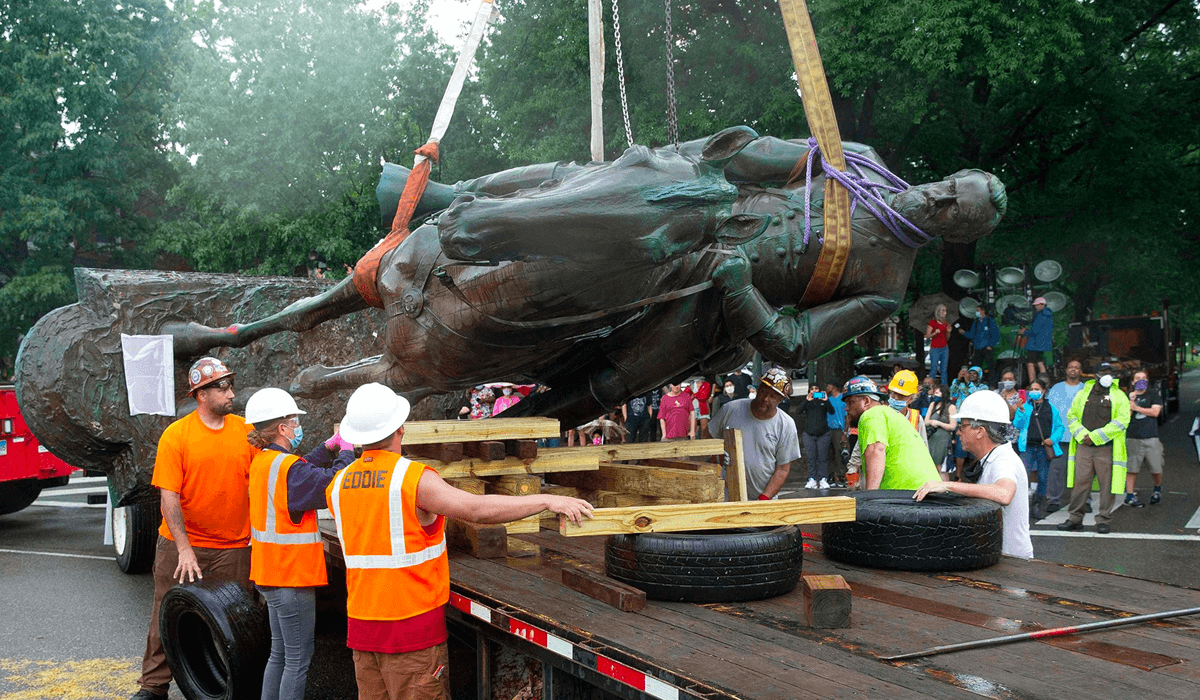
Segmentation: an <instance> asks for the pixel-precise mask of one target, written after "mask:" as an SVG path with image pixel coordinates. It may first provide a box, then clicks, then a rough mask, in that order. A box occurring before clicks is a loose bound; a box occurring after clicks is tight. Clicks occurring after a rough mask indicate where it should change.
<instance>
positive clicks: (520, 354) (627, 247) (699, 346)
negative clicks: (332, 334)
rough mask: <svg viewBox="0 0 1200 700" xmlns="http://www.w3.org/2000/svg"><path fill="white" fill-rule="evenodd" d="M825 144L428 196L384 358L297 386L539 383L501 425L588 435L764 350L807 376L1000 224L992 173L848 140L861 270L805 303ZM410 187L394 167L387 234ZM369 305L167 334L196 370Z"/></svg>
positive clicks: (567, 171) (659, 158)
mask: <svg viewBox="0 0 1200 700" xmlns="http://www.w3.org/2000/svg"><path fill="white" fill-rule="evenodd" d="M813 148H814V146H813V145H811V143H810V144H809V145H806V144H805V143H802V142H797V141H784V140H780V139H776V138H771V137H759V136H758V135H757V134H755V133H754V132H753V131H752V130H751V129H749V128H747V127H733V128H730V129H726V130H724V131H722V132H719V133H718V134H716V135H714V136H712V137H710V138H709V139H706V140H699V141H694V142H689V143H685V144H681V145H680V146H679V147H678V149H676V148H674V147H667V148H660V149H650V148H646V147H643V146H634V147H632V148H630V149H628V150H627V151H626V152H625V153H624V154H623V155H622V156H621V157H620V158H618V159H616V160H615V161H612V162H610V163H603V164H589V165H576V164H573V163H571V164H561V163H552V164H543V165H534V166H528V167H524V168H516V169H513V170H509V171H505V172H501V173H497V174H494V175H489V176H485V177H481V178H478V179H476V180H471V181H468V182H461V183H458V184H457V185H454V186H447V185H441V184H437V183H432V182H431V183H429V186H428V188H427V189H426V191H425V195H424V197H423V199H422V200H421V202H420V204H419V206H418V210H417V215H429V216H430V218H428V219H427V220H426V221H425V222H424V223H423V224H422V225H420V226H419V227H417V228H416V230H414V231H413V232H412V233H411V234H410V235H409V236H408V237H407V238H405V239H404V240H403V241H402V242H401V243H400V244H399V245H398V246H396V247H395V248H394V249H393V250H391V251H389V252H387V253H386V254H385V255H384V256H383V258H382V261H381V263H380V265H379V273H378V277H377V279H376V280H374V281H375V283H376V285H377V287H376V289H377V291H378V294H379V297H380V298H381V299H382V301H383V304H384V309H385V311H386V315H387V333H386V336H385V337H384V338H383V339H382V340H383V347H382V350H383V354H382V355H379V356H376V357H372V358H368V359H364V360H362V361H360V362H357V363H355V364H353V365H349V366H345V367H337V368H326V367H321V366H314V367H310V368H308V369H306V370H305V371H304V372H302V373H301V374H300V375H299V376H298V377H297V378H296V380H295V381H294V382H293V385H292V387H291V390H292V392H293V393H296V394H300V395H304V396H310V397H312V396H321V395H324V394H327V393H330V392H332V391H336V390H338V389H342V388H346V387H354V386H357V385H359V384H362V383H365V382H371V381H377V382H382V383H384V384H387V385H388V386H391V387H392V388H394V389H395V390H397V391H400V392H402V393H405V394H406V395H407V396H409V398H410V399H412V400H419V399H421V398H423V397H425V396H428V395H431V394H434V393H441V392H447V391H453V390H457V389H462V388H466V387H469V386H473V385H476V384H480V383H483V382H487V381H495V380H510V381H521V382H536V383H538V384H545V385H548V386H549V387H550V388H551V389H550V391H547V392H543V393H537V394H534V395H531V396H530V397H529V398H528V399H526V400H525V401H522V402H521V403H519V404H517V405H516V406H515V407H513V409H510V410H509V411H508V412H506V413H505V415H506V416H508V415H510V414H511V415H518V414H521V415H547V416H553V417H556V418H559V419H560V420H562V421H563V422H564V424H567V425H575V424H577V423H582V422H586V421H587V420H590V419H592V418H595V417H596V415H598V414H599V413H601V412H603V411H605V410H608V409H611V407H613V406H615V405H618V404H620V403H622V402H624V401H625V400H627V399H628V398H630V397H632V396H636V395H638V394H641V393H643V392H645V391H648V390H650V389H653V388H656V387H661V386H663V385H665V384H667V383H670V382H677V381H679V380H681V379H683V378H686V377H687V376H689V375H693V374H713V373H719V372H723V371H728V370H731V369H733V368H735V367H738V366H740V365H741V364H743V363H745V362H746V361H747V360H748V359H749V358H750V357H751V355H752V354H753V352H754V351H755V350H758V351H759V352H761V353H762V355H763V357H764V358H765V359H767V360H769V361H773V362H777V363H779V364H782V365H784V366H790V367H797V366H800V365H803V364H804V363H806V362H808V361H809V360H812V359H815V358H817V357H819V356H821V355H822V354H824V353H827V352H829V351H831V350H833V349H835V348H837V347H838V346H839V345H841V344H843V343H845V342H846V341H848V340H850V339H852V338H854V337H856V336H858V335H860V334H862V333H864V332H865V331H867V330H869V329H871V328H873V327H874V326H875V325H877V324H879V323H880V322H882V321H883V320H884V319H886V318H887V317H888V316H890V315H891V314H892V313H894V312H895V311H896V309H897V308H898V307H899V305H900V302H901V300H902V298H903V296H904V292H905V290H906V288H907V286H908V278H909V275H910V273H911V271H912V265H913V261H914V259H915V258H916V253H917V247H919V245H920V244H922V243H924V242H926V241H928V240H930V239H932V238H934V237H938V236H942V237H945V238H946V239H947V240H950V241H956V242H968V241H973V240H976V239H978V238H980V237H982V236H984V235H987V234H988V233H990V232H991V231H992V230H993V229H994V228H995V226H996V224H997V223H998V222H999V220H1000V218H1001V217H1002V216H1003V215H1004V212H1005V208H1006V196H1005V193H1004V185H1003V184H1002V183H1001V182H1000V181H999V179H997V178H996V177H995V176H993V175H990V174H988V173H985V172H982V171H979V170H964V171H960V172H958V173H955V174H954V175H951V176H949V177H947V178H946V179H944V180H941V181H938V182H933V183H929V184H924V185H918V186H913V187H909V186H907V185H905V184H904V183H903V182H902V181H899V180H898V179H897V178H895V176H892V175H890V173H887V171H886V170H885V169H883V168H882V167H881V166H882V161H881V159H880V158H879V156H878V154H876V153H875V151H874V150H872V149H871V148H869V147H867V146H863V145H861V144H853V143H847V144H845V150H846V152H847V155H848V157H849V158H850V159H851V161H852V162H851V166H852V169H853V170H855V171H856V172H857V176H856V177H857V181H858V186H859V188H860V197H859V198H858V199H857V200H856V201H855V205H854V208H853V215H852V225H851V229H852V234H851V241H850V243H851V245H850V250H849V257H848V260H847V263H846V265H845V268H844V271H843V272H842V274H841V277H840V280H838V281H837V283H836V288H835V289H833V292H832V294H831V295H830V296H829V298H828V299H827V300H825V301H822V302H820V303H817V304H800V303H799V302H800V300H801V297H802V295H803V293H804V291H805V289H806V286H807V285H808V282H809V279H810V278H811V277H812V275H813V272H814V269H815V267H816V265H817V260H818V256H819V254H820V251H821V248H822V245H823V244H822V241H821V236H822V232H823V229H824V227H823V224H822V209H821V205H822V202H823V193H824V187H825V180H826V174H825V173H824V171H823V169H822V168H821V161H820V159H819V158H811V159H809V160H808V164H809V168H810V169H811V170H810V171H811V177H810V178H806V179H801V180H800V181H799V182H790V183H789V181H791V180H793V179H794V178H793V175H794V174H795V173H798V172H800V173H802V172H804V170H805V169H806V168H805V162H806V158H809V156H811V155H816V154H813V153H812V150H813ZM872 166H875V167H872ZM406 176H407V171H406V170H405V169H403V168H398V167H397V166H391V165H389V166H387V167H386V169H385V172H384V177H383V180H382V182H381V184H380V188H379V192H378V194H379V197H380V202H381V209H382V210H383V212H384V218H385V220H386V221H389V222H390V220H391V216H390V212H391V211H394V210H395V208H396V200H397V199H398V198H399V192H400V190H402V189H403V183H404V178H405V177H406ZM414 219H415V217H414ZM366 306H367V304H366V302H365V301H364V300H363V298H362V296H361V295H360V294H359V292H358V291H356V289H355V287H354V285H353V282H352V278H349V277H348V278H347V279H345V280H343V281H342V282H341V283H339V284H338V285H336V286H335V287H332V288H331V289H330V290H329V291H328V292H326V293H324V294H321V295H320V296H317V297H311V298H309V299H305V300H302V301H301V302H297V303H296V304H293V305H292V306H291V307H288V308H287V309H285V310H284V311H282V312H280V313H278V314H275V315H274V316H271V317H269V318H266V319H263V320H261V321H256V322H253V323H250V324H245V325H235V326H230V327H229V328H225V329H211V328H206V327H203V326H199V325H197V324H186V325H175V326H173V327H170V328H167V329H165V330H166V332H170V333H172V334H173V335H174V336H175V351H176V355H177V356H179V357H188V356H193V355H197V354H200V353H202V352H205V351H207V350H209V349H211V348H213V347H218V346H234V347H241V346H244V345H246V344H248V343H250V342H252V341H254V340H256V339H259V338H262V337H265V336H267V335H270V334H272V333H276V332H279V331H283V330H294V331H302V330H307V329H309V328H312V327H313V326H315V325H317V324H319V323H321V322H323V321H326V320H329V319H332V318H337V317H338V316H341V315H343V314H346V313H350V312H352V311H357V310H360V309H364V308H366ZM787 307H793V308H795V311H796V313H795V314H794V315H793V314H791V313H781V311H780V310H781V309H785V308H787Z"/></svg>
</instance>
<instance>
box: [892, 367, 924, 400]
mask: <svg viewBox="0 0 1200 700" xmlns="http://www.w3.org/2000/svg"><path fill="white" fill-rule="evenodd" d="M919 384H920V383H919V382H918V381H917V373H916V372H914V371H912V370H910V369H902V370H900V371H899V372H897V373H896V375H895V376H894V377H892V381H890V382H888V387H887V388H888V391H894V392H896V393H897V394H903V395H904V396H912V395H913V394H915V393H917V388H918V386H919Z"/></svg>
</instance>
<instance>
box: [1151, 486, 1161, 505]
mask: <svg viewBox="0 0 1200 700" xmlns="http://www.w3.org/2000/svg"><path fill="white" fill-rule="evenodd" d="M1161 500H1162V487H1161V486H1155V487H1154V493H1152V494H1150V505H1155V504H1156V503H1158V502H1159V501H1161Z"/></svg>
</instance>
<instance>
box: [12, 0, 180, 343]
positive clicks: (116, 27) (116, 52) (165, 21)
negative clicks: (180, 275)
mask: <svg viewBox="0 0 1200 700" xmlns="http://www.w3.org/2000/svg"><path fill="white" fill-rule="evenodd" d="M0 26H2V27H3V28H4V29H3V35H4V47H3V49H2V50H0V127H2V128H0V246H2V247H3V250H4V251H5V254H4V256H3V257H0V284H3V283H4V282H7V284H4V286H3V288H0V359H2V360H3V361H4V362H8V361H10V360H11V358H12V357H13V356H14V355H15V353H16V344H17V339H18V338H19V337H20V335H21V334H22V333H24V332H25V330H27V329H28V327H29V326H30V325H31V324H32V323H33V322H34V321H36V320H37V318H39V317H40V316H41V315H42V314H44V313H45V312H47V311H49V310H50V309H52V308H54V307H55V306H57V305H60V304H62V303H67V302H69V301H70V300H72V298H73V296H74V289H73V287H74V285H73V284H72V280H71V276H70V273H69V270H70V269H71V268H72V267H73V266H75V265H92V266H97V265H99V266H122V265H126V266H128V265H133V266H138V265H144V264H146V263H147V262H148V260H149V255H150V252H151V251H149V250H148V249H147V248H146V247H145V246H144V245H143V243H144V241H145V239H146V237H147V234H148V232H149V230H150V228H151V226H152V222H151V218H152V217H153V216H154V215H155V214H156V213H157V208H158V205H159V204H160V203H161V195H162V193H163V192H165V191H166V188H167V186H169V184H170V181H171V171H170V168H169V166H168V164H167V161H166V158H165V153H166V150H167V148H166V143H165V141H164V139H163V138H162V134H163V130H162V116H161V115H162V106H163V103H164V101H165V98H166V95H167V91H168V87H169V84H168V81H169V76H170V73H171V71H172V67H173V65H174V59H173V55H174V48H175V46H176V44H177V43H178V41H179V40H180V39H181V37H182V34H181V32H180V29H179V26H178V24H177V22H176V21H175V19H174V17H173V15H172V13H171V12H170V10H169V9H168V7H167V6H166V4H165V3H164V2H162V1H161V0H134V1H133V2H130V3H122V4H121V5H120V6H114V5H113V4H112V3H105V2H100V1H99V0H77V1H75V2H63V1H61V0H53V1H51V2H45V1H40V0H6V1H5V2H2V3H0Z"/></svg>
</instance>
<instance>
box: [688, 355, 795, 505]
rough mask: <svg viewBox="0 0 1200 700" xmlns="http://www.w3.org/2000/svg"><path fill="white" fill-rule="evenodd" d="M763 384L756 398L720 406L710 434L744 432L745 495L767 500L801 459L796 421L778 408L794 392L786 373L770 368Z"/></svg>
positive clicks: (711, 425) (710, 424)
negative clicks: (794, 464)
mask: <svg viewBox="0 0 1200 700" xmlns="http://www.w3.org/2000/svg"><path fill="white" fill-rule="evenodd" d="M760 384H761V386H760V387H759V391H758V393H757V394H756V395H755V397H754V398H753V399H737V400H736V401H730V402H729V403H727V404H725V405H724V406H723V407H721V410H719V411H718V412H717V414H716V415H714V416H713V417H712V420H711V421H710V422H709V424H708V433H709V435H712V436H713V437H715V438H724V437H725V431H726V430H740V431H742V448H743V450H744V451H745V454H744V455H743V459H744V460H745V462H746V495H747V496H748V497H749V498H751V499H756V498H757V499H758V500H760V501H766V500H770V499H772V498H775V496H776V495H778V493H779V489H781V488H783V482H784V481H786V480H787V476H788V472H789V471H790V470H791V467H792V462H793V461H794V460H797V459H799V458H800V440H799V437H798V436H797V434H796V422H795V421H794V420H792V417H791V416H789V415H787V414H786V413H784V412H783V411H780V410H778V406H779V404H780V403H781V402H782V401H783V400H784V399H785V398H787V397H789V396H791V393H792V392H791V389H792V382H791V380H790V379H789V378H788V376H787V373H786V372H784V371H783V370H779V369H771V370H768V371H767V373H766V374H764V375H763V378H762V381H761V382H760Z"/></svg>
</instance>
